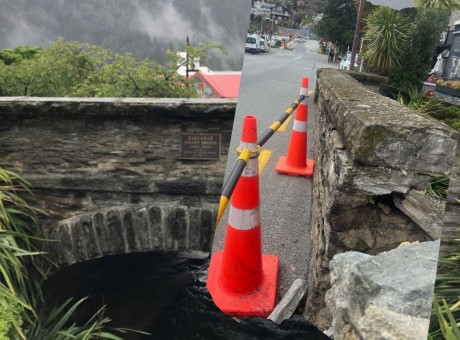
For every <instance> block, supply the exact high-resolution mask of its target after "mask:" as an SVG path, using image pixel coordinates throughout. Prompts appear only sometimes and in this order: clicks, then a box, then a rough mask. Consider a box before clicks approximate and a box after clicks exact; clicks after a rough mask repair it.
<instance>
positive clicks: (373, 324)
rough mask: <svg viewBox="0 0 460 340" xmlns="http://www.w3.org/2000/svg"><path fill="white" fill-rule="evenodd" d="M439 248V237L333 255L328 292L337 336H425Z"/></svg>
mask: <svg viewBox="0 0 460 340" xmlns="http://www.w3.org/2000/svg"><path fill="white" fill-rule="evenodd" d="M438 253H439V240H438V241H431V242H422V243H412V244H408V245H401V246H400V247H398V248H396V249H393V250H391V251H388V252H384V253H381V254H379V255H376V256H371V255H367V254H362V253H358V252H346V253H342V254H338V255H336V256H334V258H333V259H332V261H331V262H330V269H331V273H330V278H331V285H332V288H331V289H330V290H329V291H328V292H327V293H326V304H327V306H328V307H329V309H330V311H331V313H332V316H333V327H334V338H335V339H366V340H372V339H376V340H377V339H388V340H389V339H394V340H403V339H414V340H418V339H423V338H426V336H427V331H428V325H429V318H430V312H431V298H432V294H433V288H434V281H435V274H436V264H437V257H438ZM408 329H410V330H411V332H410V333H409V332H407V330H408Z"/></svg>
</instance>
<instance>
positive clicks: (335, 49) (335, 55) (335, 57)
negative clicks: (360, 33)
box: [334, 46, 339, 62]
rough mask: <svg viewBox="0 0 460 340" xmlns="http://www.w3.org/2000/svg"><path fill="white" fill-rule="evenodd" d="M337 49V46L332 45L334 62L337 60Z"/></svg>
mask: <svg viewBox="0 0 460 340" xmlns="http://www.w3.org/2000/svg"><path fill="white" fill-rule="evenodd" d="M338 54H339V51H338V50H337V46H334V62H337V61H338V60H337V57H338Z"/></svg>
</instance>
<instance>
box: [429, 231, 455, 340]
mask: <svg viewBox="0 0 460 340" xmlns="http://www.w3.org/2000/svg"><path fill="white" fill-rule="evenodd" d="M450 243H451V244H453V245H455V246H456V248H457V251H454V252H452V253H450V254H448V255H446V256H443V257H440V258H439V260H438V273H437V275H436V286H435V289H434V298H433V310H432V314H431V320H430V333H429V337H428V339H430V340H442V339H446V340H457V339H460V296H459V292H460V252H459V251H458V249H460V239H454V240H451V241H450Z"/></svg>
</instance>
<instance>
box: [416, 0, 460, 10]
mask: <svg viewBox="0 0 460 340" xmlns="http://www.w3.org/2000/svg"><path fill="white" fill-rule="evenodd" d="M415 5H416V6H417V7H418V8H437V9H460V2H458V0H415Z"/></svg>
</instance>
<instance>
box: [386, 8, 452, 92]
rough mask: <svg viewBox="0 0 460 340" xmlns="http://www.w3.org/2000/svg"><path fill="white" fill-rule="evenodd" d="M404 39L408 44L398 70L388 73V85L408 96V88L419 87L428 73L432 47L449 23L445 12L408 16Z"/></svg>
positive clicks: (419, 10) (437, 11)
mask: <svg viewBox="0 0 460 340" xmlns="http://www.w3.org/2000/svg"><path fill="white" fill-rule="evenodd" d="M410 21H412V24H411V25H410V28H409V31H408V36H409V42H410V43H409V44H407V45H405V46H404V48H405V57H404V58H403V59H402V61H401V63H400V65H399V67H396V68H395V69H393V70H391V71H390V72H389V77H390V80H391V83H392V84H393V85H394V86H395V87H397V88H398V89H399V91H400V92H402V94H403V95H408V94H409V92H410V91H411V89H412V88H414V86H415V87H419V84H421V83H422V82H423V81H424V80H425V79H426V78H427V77H428V73H429V71H430V66H431V60H432V57H433V54H434V53H435V51H436V44H437V42H438V40H439V37H440V35H441V32H442V31H443V30H444V29H445V28H446V27H447V25H448V22H449V11H448V10H446V9H444V10H442V9H435V8H428V9H422V8H420V9H417V10H416V14H415V15H412V16H411V19H410Z"/></svg>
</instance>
